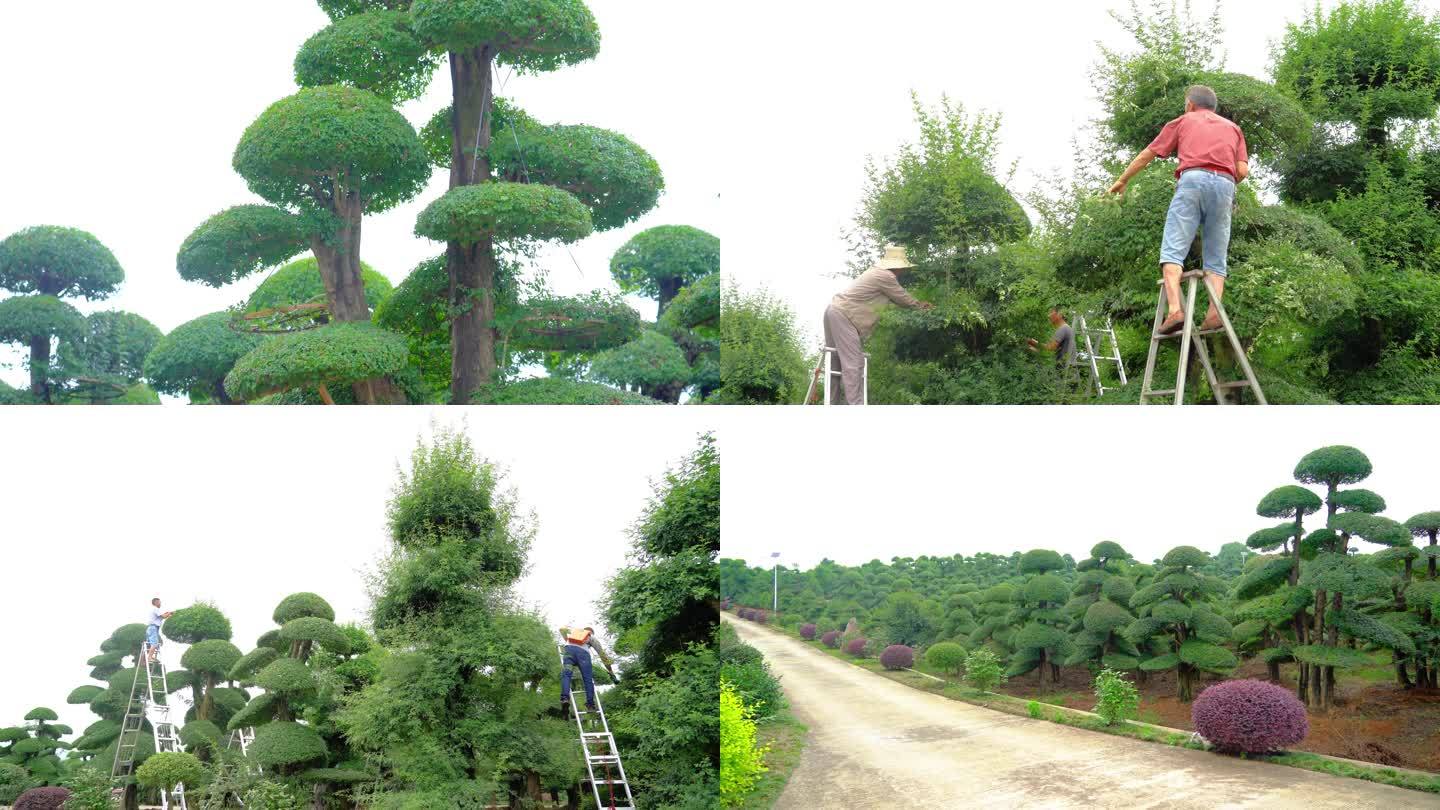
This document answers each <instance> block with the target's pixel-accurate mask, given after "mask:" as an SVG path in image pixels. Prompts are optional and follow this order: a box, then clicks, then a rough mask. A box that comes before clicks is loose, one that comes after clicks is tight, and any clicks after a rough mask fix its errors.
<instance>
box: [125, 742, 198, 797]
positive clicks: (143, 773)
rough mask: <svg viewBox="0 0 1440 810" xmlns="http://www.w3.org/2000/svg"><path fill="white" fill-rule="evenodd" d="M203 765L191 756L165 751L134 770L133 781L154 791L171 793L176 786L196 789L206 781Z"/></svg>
mask: <svg viewBox="0 0 1440 810" xmlns="http://www.w3.org/2000/svg"><path fill="white" fill-rule="evenodd" d="M206 776H207V772H206V770H205V765H204V764H203V763H201V762H200V760H199V759H197V758H196V757H195V756H194V755H193V754H187V753H183V752H180V751H166V752H163V753H159V754H156V755H155V756H152V757H150V758H149V759H147V760H145V762H144V764H142V765H141V766H140V767H139V768H137V769H136V770H135V780H136V781H137V782H139V783H140V784H141V785H144V786H145V787H148V788H153V789H156V790H164V791H171V790H174V789H175V787H176V785H184V786H185V787H187V788H197V787H200V786H201V785H203V784H204V783H205V781H206Z"/></svg>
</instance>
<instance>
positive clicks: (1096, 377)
mask: <svg viewBox="0 0 1440 810" xmlns="http://www.w3.org/2000/svg"><path fill="white" fill-rule="evenodd" d="M1075 323H1076V325H1077V326H1079V327H1080V336H1081V337H1082V338H1084V339H1085V348H1084V349H1082V350H1080V351H1077V352H1076V353H1075V356H1074V357H1071V358H1070V367H1071V368H1075V367H1077V366H1080V365H1081V364H1084V365H1085V366H1088V367H1089V370H1090V383H1089V386H1088V387H1087V388H1086V392H1087V393H1091V394H1094V395H1096V396H1102V397H1103V396H1105V394H1106V392H1107V391H1109V390H1111V389H1109V388H1106V387H1105V378H1104V377H1103V376H1102V375H1101V374H1100V364H1101V363H1114V364H1115V370H1116V371H1117V372H1118V373H1119V375H1120V387H1121V388H1124V387H1125V386H1127V385H1129V384H1130V379H1129V378H1128V377H1126V376H1125V360H1124V359H1123V358H1121V357H1120V339H1119V338H1117V337H1115V325H1114V323H1113V322H1112V321H1111V320H1110V319H1109V318H1106V319H1105V328H1104V329H1092V328H1090V317H1089V316H1088V315H1080V316H1079V317H1077V318H1076V319H1075ZM1106 339H1108V340H1109V341H1110V351H1109V353H1108V354H1101V353H1099V352H1097V351H1096V350H1095V345H1096V343H1097V342H1098V343H1099V345H1100V346H1101V348H1102V349H1103V348H1104V346H1105V340H1106Z"/></svg>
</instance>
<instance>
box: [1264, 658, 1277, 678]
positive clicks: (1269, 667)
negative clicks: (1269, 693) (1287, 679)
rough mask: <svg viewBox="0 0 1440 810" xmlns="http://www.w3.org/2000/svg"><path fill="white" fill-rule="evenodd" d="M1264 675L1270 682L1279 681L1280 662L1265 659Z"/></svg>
mask: <svg viewBox="0 0 1440 810" xmlns="http://www.w3.org/2000/svg"><path fill="white" fill-rule="evenodd" d="M1265 677H1267V678H1269V679H1270V682H1271V683H1280V662H1279V661H1266V662H1265Z"/></svg>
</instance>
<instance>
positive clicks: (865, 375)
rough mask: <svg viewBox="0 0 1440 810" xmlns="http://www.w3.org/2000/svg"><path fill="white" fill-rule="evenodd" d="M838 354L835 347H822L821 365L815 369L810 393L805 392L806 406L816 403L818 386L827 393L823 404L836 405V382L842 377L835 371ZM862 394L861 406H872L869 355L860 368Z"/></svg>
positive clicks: (811, 379)
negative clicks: (822, 377) (823, 378)
mask: <svg viewBox="0 0 1440 810" xmlns="http://www.w3.org/2000/svg"><path fill="white" fill-rule="evenodd" d="M836 354H837V352H836V350H835V348H834V347H831V346H821V347H820V365H818V366H816V367H815V373H814V374H812V375H810V390H808V391H806V392H805V404H806V405H809V404H810V403H811V402H814V400H815V388H816V387H817V386H820V387H821V388H823V390H824V392H825V401H824V402H823V403H822V404H824V405H834V404H835V397H834V393H833V392H834V388H835V380H836V379H838V378H840V377H841V376H842V372H840V371H837V370H836V369H835V355H836ZM822 374H824V377H825V381H824V384H823V385H821V382H820V377H821V375H822ZM860 392H861V402H860V404H861V405H869V404H870V355H868V354H866V355H865V362H864V364H863V365H862V366H861V368H860ZM847 404H851V405H853V404H854V403H847Z"/></svg>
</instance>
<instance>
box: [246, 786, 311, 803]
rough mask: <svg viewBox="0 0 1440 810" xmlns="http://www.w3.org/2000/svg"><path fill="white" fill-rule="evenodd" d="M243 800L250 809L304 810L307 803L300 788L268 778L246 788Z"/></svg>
mask: <svg viewBox="0 0 1440 810" xmlns="http://www.w3.org/2000/svg"><path fill="white" fill-rule="evenodd" d="M244 801H245V806H246V807H247V808H252V810H304V809H305V807H306V805H308V804H309V802H308V801H307V800H306V797H305V796H304V794H303V793H302V792H301V790H300V788H298V787H296V786H293V785H286V784H281V783H280V782H273V781H270V780H268V779H266V780H261V781H260V782H257V783H256V784H255V785H254V786H252V787H250V788H249V789H248V790H246V791H245V799H244Z"/></svg>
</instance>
